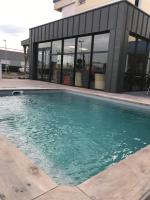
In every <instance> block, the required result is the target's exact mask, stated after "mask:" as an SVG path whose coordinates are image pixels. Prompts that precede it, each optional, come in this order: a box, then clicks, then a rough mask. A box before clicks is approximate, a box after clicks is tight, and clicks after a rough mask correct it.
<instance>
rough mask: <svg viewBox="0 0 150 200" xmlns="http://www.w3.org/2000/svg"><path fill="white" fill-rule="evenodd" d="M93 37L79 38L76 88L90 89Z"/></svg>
mask: <svg viewBox="0 0 150 200" xmlns="http://www.w3.org/2000/svg"><path fill="white" fill-rule="evenodd" d="M91 41H92V37H91V36H87V37H79V38H78V44H77V58H76V68H75V69H76V70H75V86H79V87H85V88H88V85H89V70H90V57H91Z"/></svg>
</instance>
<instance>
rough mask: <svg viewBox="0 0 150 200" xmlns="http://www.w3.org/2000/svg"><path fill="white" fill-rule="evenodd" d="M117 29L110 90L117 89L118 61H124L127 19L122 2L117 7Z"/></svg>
mask: <svg viewBox="0 0 150 200" xmlns="http://www.w3.org/2000/svg"><path fill="white" fill-rule="evenodd" d="M117 19H118V20H117V29H116V35H115V47H114V50H113V51H114V55H113V68H112V76H111V92H117V91H118V89H119V84H120V83H119V82H118V81H119V79H120V78H119V77H120V74H119V73H120V71H121V70H120V67H122V68H124V66H121V65H120V63H121V62H122V60H123V61H124V59H125V57H124V56H123V52H124V49H123V46H124V35H125V29H126V19H127V4H126V3H125V2H122V3H120V4H119V7H118V18H117Z"/></svg>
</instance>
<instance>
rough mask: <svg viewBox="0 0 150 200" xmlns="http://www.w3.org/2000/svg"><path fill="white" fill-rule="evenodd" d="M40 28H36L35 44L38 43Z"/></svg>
mask: <svg viewBox="0 0 150 200" xmlns="http://www.w3.org/2000/svg"><path fill="white" fill-rule="evenodd" d="M38 37H39V36H38V28H35V42H37V41H38Z"/></svg>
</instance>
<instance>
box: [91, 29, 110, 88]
mask: <svg viewBox="0 0 150 200" xmlns="http://www.w3.org/2000/svg"><path fill="white" fill-rule="evenodd" d="M108 46H109V33H106V34H100V35H95V36H94V47H93V59H92V69H91V75H90V81H91V82H90V87H91V88H94V89H98V90H104V89H105V72H106V67H107V57H108Z"/></svg>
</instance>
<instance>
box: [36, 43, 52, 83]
mask: <svg viewBox="0 0 150 200" xmlns="http://www.w3.org/2000/svg"><path fill="white" fill-rule="evenodd" d="M50 51H51V43H50V42H46V43H39V44H38V62H37V79H39V80H45V81H48V80H49V73H50V70H49V66H50Z"/></svg>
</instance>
